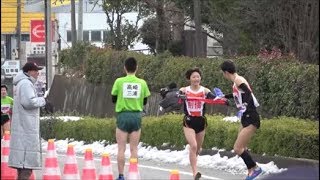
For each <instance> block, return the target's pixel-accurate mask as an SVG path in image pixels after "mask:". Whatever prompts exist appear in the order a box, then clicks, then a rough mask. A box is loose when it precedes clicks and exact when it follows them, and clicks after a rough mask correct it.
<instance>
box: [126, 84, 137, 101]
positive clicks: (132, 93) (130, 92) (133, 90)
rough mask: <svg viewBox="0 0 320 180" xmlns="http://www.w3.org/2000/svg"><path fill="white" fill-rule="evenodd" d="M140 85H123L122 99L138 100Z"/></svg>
mask: <svg viewBox="0 0 320 180" xmlns="http://www.w3.org/2000/svg"><path fill="white" fill-rule="evenodd" d="M140 93H141V84H139V83H124V84H123V97H124V98H135V99H137V98H140Z"/></svg>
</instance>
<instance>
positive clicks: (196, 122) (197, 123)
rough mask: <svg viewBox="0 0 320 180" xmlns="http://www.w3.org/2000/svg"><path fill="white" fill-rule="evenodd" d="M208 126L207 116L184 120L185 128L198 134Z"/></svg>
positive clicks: (188, 117)
mask: <svg viewBox="0 0 320 180" xmlns="http://www.w3.org/2000/svg"><path fill="white" fill-rule="evenodd" d="M207 125H208V124H207V118H206V117H205V116H184V118H183V126H184V127H188V128H191V129H193V130H194V131H195V132H196V134H198V133H199V132H202V131H203V130H204V129H205V128H206V127H207Z"/></svg>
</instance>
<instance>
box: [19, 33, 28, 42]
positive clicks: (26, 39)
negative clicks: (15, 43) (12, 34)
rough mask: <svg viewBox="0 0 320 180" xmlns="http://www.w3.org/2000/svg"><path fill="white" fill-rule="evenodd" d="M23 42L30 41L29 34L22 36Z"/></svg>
mask: <svg viewBox="0 0 320 180" xmlns="http://www.w3.org/2000/svg"><path fill="white" fill-rule="evenodd" d="M21 41H30V35H29V34H21Z"/></svg>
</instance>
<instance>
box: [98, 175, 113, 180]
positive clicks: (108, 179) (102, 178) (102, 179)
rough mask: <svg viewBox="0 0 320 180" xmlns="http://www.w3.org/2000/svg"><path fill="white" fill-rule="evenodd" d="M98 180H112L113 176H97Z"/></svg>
mask: <svg viewBox="0 0 320 180" xmlns="http://www.w3.org/2000/svg"><path fill="white" fill-rule="evenodd" d="M99 180H113V175H112V174H109V175H100V176H99Z"/></svg>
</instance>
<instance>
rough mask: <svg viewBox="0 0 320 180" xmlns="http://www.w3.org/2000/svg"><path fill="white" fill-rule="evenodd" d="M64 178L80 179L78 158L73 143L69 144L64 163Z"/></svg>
mask: <svg viewBox="0 0 320 180" xmlns="http://www.w3.org/2000/svg"><path fill="white" fill-rule="evenodd" d="M62 179H70V180H80V175H79V171H78V165H77V159H76V155H75V152H74V148H73V145H72V144H69V145H68V149H67V158H66V161H65V163H64V168H63V175H62Z"/></svg>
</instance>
